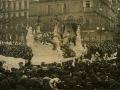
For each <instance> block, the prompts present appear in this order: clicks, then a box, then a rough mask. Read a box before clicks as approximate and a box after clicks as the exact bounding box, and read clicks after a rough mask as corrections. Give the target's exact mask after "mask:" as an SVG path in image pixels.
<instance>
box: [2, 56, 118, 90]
mask: <svg viewBox="0 0 120 90" xmlns="http://www.w3.org/2000/svg"><path fill="white" fill-rule="evenodd" d="M0 64H1V65H0V90H112V89H114V90H119V89H120V59H118V58H117V59H114V60H108V61H106V60H101V61H93V62H92V63H90V62H89V61H86V62H82V60H81V59H75V60H74V61H73V60H70V61H67V62H63V63H62V65H61V64H60V63H51V64H45V63H42V64H41V65H39V66H29V65H25V66H23V65H22V63H21V64H20V68H19V69H15V68H12V69H11V70H12V71H11V72H10V71H9V70H4V69H3V68H2V63H0Z"/></svg>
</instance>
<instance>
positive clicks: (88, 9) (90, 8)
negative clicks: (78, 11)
mask: <svg viewBox="0 0 120 90" xmlns="http://www.w3.org/2000/svg"><path fill="white" fill-rule="evenodd" d="M92 10H93V8H92V7H89V8H88V7H85V8H84V11H92Z"/></svg>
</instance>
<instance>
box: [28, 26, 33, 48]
mask: <svg viewBox="0 0 120 90" xmlns="http://www.w3.org/2000/svg"><path fill="white" fill-rule="evenodd" d="M26 29H27V30H28V33H27V35H26V40H27V45H28V46H30V47H31V45H32V44H33V41H34V36H33V33H32V27H29V28H26Z"/></svg>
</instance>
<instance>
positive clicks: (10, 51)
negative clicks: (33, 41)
mask: <svg viewBox="0 0 120 90" xmlns="http://www.w3.org/2000/svg"><path fill="white" fill-rule="evenodd" d="M0 55H3V56H6V57H14V58H23V59H26V60H28V59H30V58H32V56H33V53H32V49H31V48H30V47H28V46H27V45H7V44H1V45H0Z"/></svg>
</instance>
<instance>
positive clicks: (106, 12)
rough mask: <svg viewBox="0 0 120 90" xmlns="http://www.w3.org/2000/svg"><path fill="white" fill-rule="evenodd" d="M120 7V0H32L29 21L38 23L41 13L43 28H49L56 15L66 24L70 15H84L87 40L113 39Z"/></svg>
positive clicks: (76, 16) (85, 37)
mask: <svg viewBox="0 0 120 90" xmlns="http://www.w3.org/2000/svg"><path fill="white" fill-rule="evenodd" d="M119 8H120V0H30V2H29V24H30V25H32V26H34V25H35V22H36V20H37V17H38V16H40V18H41V23H42V24H43V25H44V28H43V31H44V30H48V31H49V30H50V29H51V30H52V28H51V27H52V26H51V25H50V24H51V22H52V20H53V19H54V17H55V16H57V17H58V19H59V20H61V22H62V24H64V22H65V17H67V16H69V15H71V16H73V18H74V19H78V18H79V17H81V16H82V17H83V24H82V25H81V36H82V39H83V40H87V41H88V40H90V41H98V40H113V37H114V36H115V35H116V33H118V32H119V28H120V27H119V25H120V22H119V15H118V14H119ZM42 21H43V22H44V23H43V22H42ZM74 23H75V22H74ZM76 24H77V23H76Z"/></svg>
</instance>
